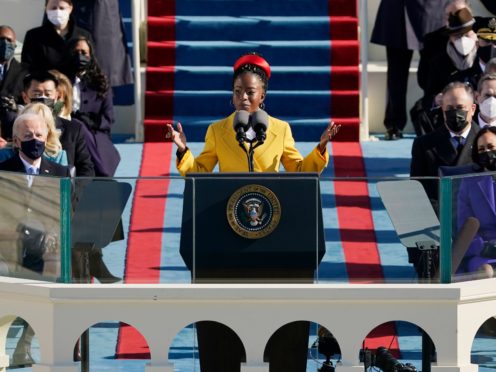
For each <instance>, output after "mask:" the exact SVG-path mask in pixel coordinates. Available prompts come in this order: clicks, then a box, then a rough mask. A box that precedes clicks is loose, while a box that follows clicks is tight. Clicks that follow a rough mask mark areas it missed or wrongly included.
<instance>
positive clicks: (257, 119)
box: [251, 110, 269, 144]
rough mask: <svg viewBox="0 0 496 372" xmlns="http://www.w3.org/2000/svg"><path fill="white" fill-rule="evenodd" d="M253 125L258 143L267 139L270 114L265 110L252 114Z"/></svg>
mask: <svg viewBox="0 0 496 372" xmlns="http://www.w3.org/2000/svg"><path fill="white" fill-rule="evenodd" d="M251 125H252V127H253V130H254V131H255V134H256V136H257V141H258V143H260V144H262V143H264V141H265V138H266V135H265V132H267V128H268V127H269V115H268V114H267V112H266V111H264V110H258V111H255V112H254V113H253V115H252V116H251Z"/></svg>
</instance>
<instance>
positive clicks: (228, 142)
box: [176, 113, 329, 176]
mask: <svg viewBox="0 0 496 372" xmlns="http://www.w3.org/2000/svg"><path fill="white" fill-rule="evenodd" d="M233 118H234V113H232V114H231V115H230V116H228V117H227V118H224V119H222V120H219V121H217V122H215V123H213V124H211V125H210V126H209V127H208V129H207V134H206V136H205V147H204V148H203V151H202V153H201V154H200V155H198V157H196V159H195V157H194V156H193V154H192V153H191V151H190V150H187V151H186V153H185V154H184V156H183V157H182V159H181V160H178V161H177V162H176V166H177V170H178V171H179V173H180V174H181V175H183V176H184V175H185V174H186V173H190V172H211V171H212V170H213V169H214V168H215V166H216V165H217V163H219V171H220V172H248V161H247V156H246V153H245V152H244V151H243V150H242V149H241V148H240V147H239V144H238V141H237V140H236V134H235V132H234V129H233ZM245 145H246V144H245ZM328 161H329V153H328V152H327V150H326V151H325V153H324V154H321V153H320V151H319V149H318V148H317V147H315V148H314V149H313V150H312V152H311V153H310V154H308V155H307V157H305V158H303V156H302V155H301V154H300V153H299V152H298V150H297V149H296V148H295V141H294V139H293V135H292V134H291V128H290V127H289V124H288V123H287V122H285V121H282V120H278V119H276V118H273V117H271V116H269V128H268V130H267V139H266V140H265V143H264V144H263V145H261V146H260V147H258V148H256V149H255V156H254V160H253V167H254V170H255V172H278V171H279V165H280V164H281V163H282V165H283V166H284V169H286V171H288V172H318V173H320V172H322V170H323V169H324V168H325V167H326V165H327V163H328Z"/></svg>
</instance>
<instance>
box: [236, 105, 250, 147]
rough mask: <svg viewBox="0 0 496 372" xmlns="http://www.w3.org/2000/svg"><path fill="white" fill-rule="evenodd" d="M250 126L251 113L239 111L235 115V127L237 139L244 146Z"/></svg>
mask: <svg viewBox="0 0 496 372" xmlns="http://www.w3.org/2000/svg"><path fill="white" fill-rule="evenodd" d="M249 125H250V113H249V112H248V111H245V110H239V111H237V112H236V114H235V115H234V120H233V127H234V131H235V132H236V139H237V140H238V142H239V144H240V145H242V144H243V143H244V142H245V140H246V131H247V130H248V128H249Z"/></svg>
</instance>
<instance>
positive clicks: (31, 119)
mask: <svg viewBox="0 0 496 372" xmlns="http://www.w3.org/2000/svg"><path fill="white" fill-rule="evenodd" d="M47 136H48V127H47V124H46V123H45V121H44V120H43V118H42V117H41V116H39V115H36V114H23V115H20V116H18V117H17V119H16V120H15V122H14V126H13V128H12V140H13V144H14V148H15V149H17V150H18V152H17V153H16V155H14V156H13V157H12V158H10V159H8V160H6V161H4V162H2V163H0V170H3V171H10V172H21V173H27V174H41V175H46V176H49V175H50V176H59V177H70V174H69V168H67V167H65V166H62V165H59V164H57V163H54V162H52V161H50V160H47V159H45V158H44V157H43V156H42V155H43V152H44V151H45V142H46V140H47Z"/></svg>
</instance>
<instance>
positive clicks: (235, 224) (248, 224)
mask: <svg viewBox="0 0 496 372" xmlns="http://www.w3.org/2000/svg"><path fill="white" fill-rule="evenodd" d="M280 219H281V204H280V203H279V200H278V199H277V196H276V195H275V194H274V193H273V192H272V191H271V190H269V189H268V188H267V187H265V186H261V185H247V186H243V187H241V188H240V189H238V190H236V191H235V192H234V194H232V196H231V197H230V198H229V201H228V202H227V220H228V222H229V225H230V226H231V228H232V229H233V230H234V231H235V232H236V234H238V235H241V236H242V237H243V238H247V239H260V238H263V237H264V236H267V235H269V234H270V233H271V232H272V231H274V230H275V228H276V227H277V225H278V224H279V220H280Z"/></svg>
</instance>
